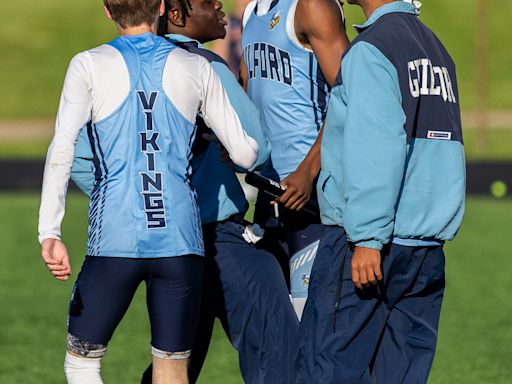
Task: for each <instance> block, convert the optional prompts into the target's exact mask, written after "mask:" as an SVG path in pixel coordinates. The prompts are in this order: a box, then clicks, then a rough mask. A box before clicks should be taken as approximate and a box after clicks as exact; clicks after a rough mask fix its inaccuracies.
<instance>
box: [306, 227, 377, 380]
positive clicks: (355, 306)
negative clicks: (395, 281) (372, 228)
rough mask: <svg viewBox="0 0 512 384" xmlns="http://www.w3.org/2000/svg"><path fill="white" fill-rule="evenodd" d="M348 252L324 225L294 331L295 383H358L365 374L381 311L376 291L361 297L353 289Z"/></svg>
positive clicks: (337, 232) (336, 231) (339, 234)
mask: <svg viewBox="0 0 512 384" xmlns="http://www.w3.org/2000/svg"><path fill="white" fill-rule="evenodd" d="M352 254H353V253H352V251H351V249H350V247H349V244H348V243H347V240H346V236H345V234H344V231H343V230H342V229H341V228H336V227H328V228H327V229H326V231H325V233H324V236H323V237H322V239H321V241H320V244H319V249H318V254H317V256H316V259H315V262H314V265H313V269H312V272H311V281H310V287H309V296H308V300H307V303H306V307H305V309H304V314H303V317H302V321H301V324H300V329H299V334H300V348H299V357H298V359H297V365H298V371H299V374H300V380H299V383H301V384H302V383H311V382H318V383H320V382H321V383H326V384H331V383H332V384H335V383H349V384H350V383H354V384H355V383H358V384H359V383H360V382H364V378H365V377H366V376H367V375H368V367H369V365H370V362H371V359H372V356H373V352H374V350H375V348H376V345H377V343H378V339H379V335H380V334H381V332H382V329H383V327H384V324H385V322H386V317H387V311H386V310H385V307H384V306H382V305H381V302H380V299H379V298H378V296H377V295H376V292H367V293H366V294H362V293H361V292H360V291H358V290H357V289H356V288H355V286H354V284H353V282H352V278H351V270H350V264H351V260H352ZM354 356H357V358H354Z"/></svg>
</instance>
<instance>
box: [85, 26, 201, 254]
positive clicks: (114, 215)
mask: <svg viewBox="0 0 512 384" xmlns="http://www.w3.org/2000/svg"><path fill="white" fill-rule="evenodd" d="M110 45H111V46H113V47H114V48H115V49H117V50H118V51H119V52H120V53H121V54H122V55H123V58H124V60H125V62H126V65H127V67H128V71H129V73H130V92H129V95H128V96H127V98H126V99H125V101H124V102H123V103H122V104H121V106H120V107H119V108H118V109H117V110H116V111H115V112H114V113H113V114H112V115H110V116H109V117H107V118H105V119H103V120H101V121H98V122H96V123H94V124H92V123H89V124H88V126H87V133H88V137H89V141H90V144H91V148H92V152H93V157H94V159H93V164H94V172H95V183H94V187H93V190H92V193H91V199H90V206H89V231H88V235H89V238H88V242H87V253H88V254H89V255H91V256H113V257H143V258H149V257H172V256H180V255H185V254H198V255H202V254H203V240H202V233H201V228H200V220H199V212H198V209H197V206H196V196H195V193H194V192H193V191H192V190H191V188H190V186H189V176H190V174H189V173H190V165H189V163H190V157H191V149H190V147H191V143H192V141H193V139H194V135H195V128H194V123H193V122H190V121H188V120H187V119H185V118H184V117H183V116H182V115H181V114H180V113H179V111H178V110H177V109H176V107H175V106H174V105H173V104H172V103H171V101H170V100H169V99H168V98H167V96H166V94H165V92H164V90H163V88H162V73H163V70H164V66H165V63H166V60H167V57H168V55H169V53H170V52H171V51H172V50H173V49H175V46H174V45H172V44H170V43H169V42H167V41H165V40H164V39H163V38H160V37H157V36H154V35H152V34H143V35H138V36H124V37H120V38H118V39H116V40H114V41H113V42H111V43H110Z"/></svg>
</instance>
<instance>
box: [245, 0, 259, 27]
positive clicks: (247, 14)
mask: <svg viewBox="0 0 512 384" xmlns="http://www.w3.org/2000/svg"><path fill="white" fill-rule="evenodd" d="M257 4H258V3H257V0H252V1H250V2H249V3H248V4H247V6H246V7H245V10H244V14H243V16H242V28H245V26H246V24H247V22H248V21H249V19H250V18H251V15H252V14H253V13H254V9H255V8H256V5H257Z"/></svg>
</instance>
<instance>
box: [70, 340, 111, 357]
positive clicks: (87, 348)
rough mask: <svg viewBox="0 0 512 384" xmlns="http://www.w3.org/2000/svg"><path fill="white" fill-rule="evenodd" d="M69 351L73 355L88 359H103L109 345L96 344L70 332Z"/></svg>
mask: <svg viewBox="0 0 512 384" xmlns="http://www.w3.org/2000/svg"><path fill="white" fill-rule="evenodd" d="M68 352H69V353H70V354H71V355H75V356H77V357H82V358H87V359H101V358H102V357H103V356H104V355H105V353H106V352H107V346H106V345H103V344H94V343H90V342H88V341H84V340H81V339H80V338H78V337H76V336H73V335H71V334H68Z"/></svg>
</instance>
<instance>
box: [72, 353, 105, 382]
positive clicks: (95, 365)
mask: <svg viewBox="0 0 512 384" xmlns="http://www.w3.org/2000/svg"><path fill="white" fill-rule="evenodd" d="M64 373H65V374H66V379H67V381H68V384H103V380H102V379H101V358H99V359H91V358H86V357H78V356H73V355H71V354H69V353H68V352H66V358H65V360H64Z"/></svg>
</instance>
